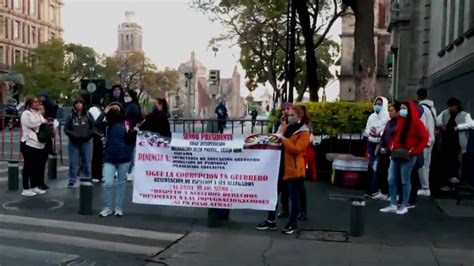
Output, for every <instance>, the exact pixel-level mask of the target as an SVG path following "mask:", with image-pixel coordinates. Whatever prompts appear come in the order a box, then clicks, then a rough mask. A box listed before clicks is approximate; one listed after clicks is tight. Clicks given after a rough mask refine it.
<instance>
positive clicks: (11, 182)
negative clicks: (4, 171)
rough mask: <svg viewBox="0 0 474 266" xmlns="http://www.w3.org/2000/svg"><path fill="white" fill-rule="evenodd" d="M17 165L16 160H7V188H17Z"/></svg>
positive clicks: (10, 189) (12, 189)
mask: <svg viewBox="0 0 474 266" xmlns="http://www.w3.org/2000/svg"><path fill="white" fill-rule="evenodd" d="M19 172H20V171H19V165H18V161H9V162H8V190H9V191H17V190H18V182H19V181H18V174H19Z"/></svg>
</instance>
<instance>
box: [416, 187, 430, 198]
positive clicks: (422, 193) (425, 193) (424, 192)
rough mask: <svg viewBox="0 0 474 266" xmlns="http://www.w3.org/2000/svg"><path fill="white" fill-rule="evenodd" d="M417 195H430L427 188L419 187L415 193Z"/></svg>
mask: <svg viewBox="0 0 474 266" xmlns="http://www.w3.org/2000/svg"><path fill="white" fill-rule="evenodd" d="M416 194H417V195H418V196H423V197H429V196H431V191H430V190H429V189H424V188H422V189H419V190H418V192H417V193H416Z"/></svg>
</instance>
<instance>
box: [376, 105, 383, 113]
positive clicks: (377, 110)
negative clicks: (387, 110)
mask: <svg viewBox="0 0 474 266" xmlns="http://www.w3.org/2000/svg"><path fill="white" fill-rule="evenodd" d="M374 111H375V112H376V113H377V114H378V113H380V111H382V105H379V104H376V105H374Z"/></svg>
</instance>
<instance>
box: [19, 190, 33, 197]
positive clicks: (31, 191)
mask: <svg viewBox="0 0 474 266" xmlns="http://www.w3.org/2000/svg"><path fill="white" fill-rule="evenodd" d="M21 195H23V196H26V197H33V196H36V193H35V192H34V191H33V190H32V189H26V190H23V192H21Z"/></svg>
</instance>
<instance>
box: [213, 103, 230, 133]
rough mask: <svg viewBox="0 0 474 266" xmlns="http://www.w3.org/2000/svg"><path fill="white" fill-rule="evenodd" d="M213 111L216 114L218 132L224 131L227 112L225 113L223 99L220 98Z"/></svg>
mask: <svg viewBox="0 0 474 266" xmlns="http://www.w3.org/2000/svg"><path fill="white" fill-rule="evenodd" d="M215 113H216V115H217V119H218V121H217V128H218V130H219V133H224V128H225V124H226V123H227V119H228V118H229V114H228V113H227V107H225V104H224V100H221V102H220V103H219V105H218V106H217V107H216V110H215Z"/></svg>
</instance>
